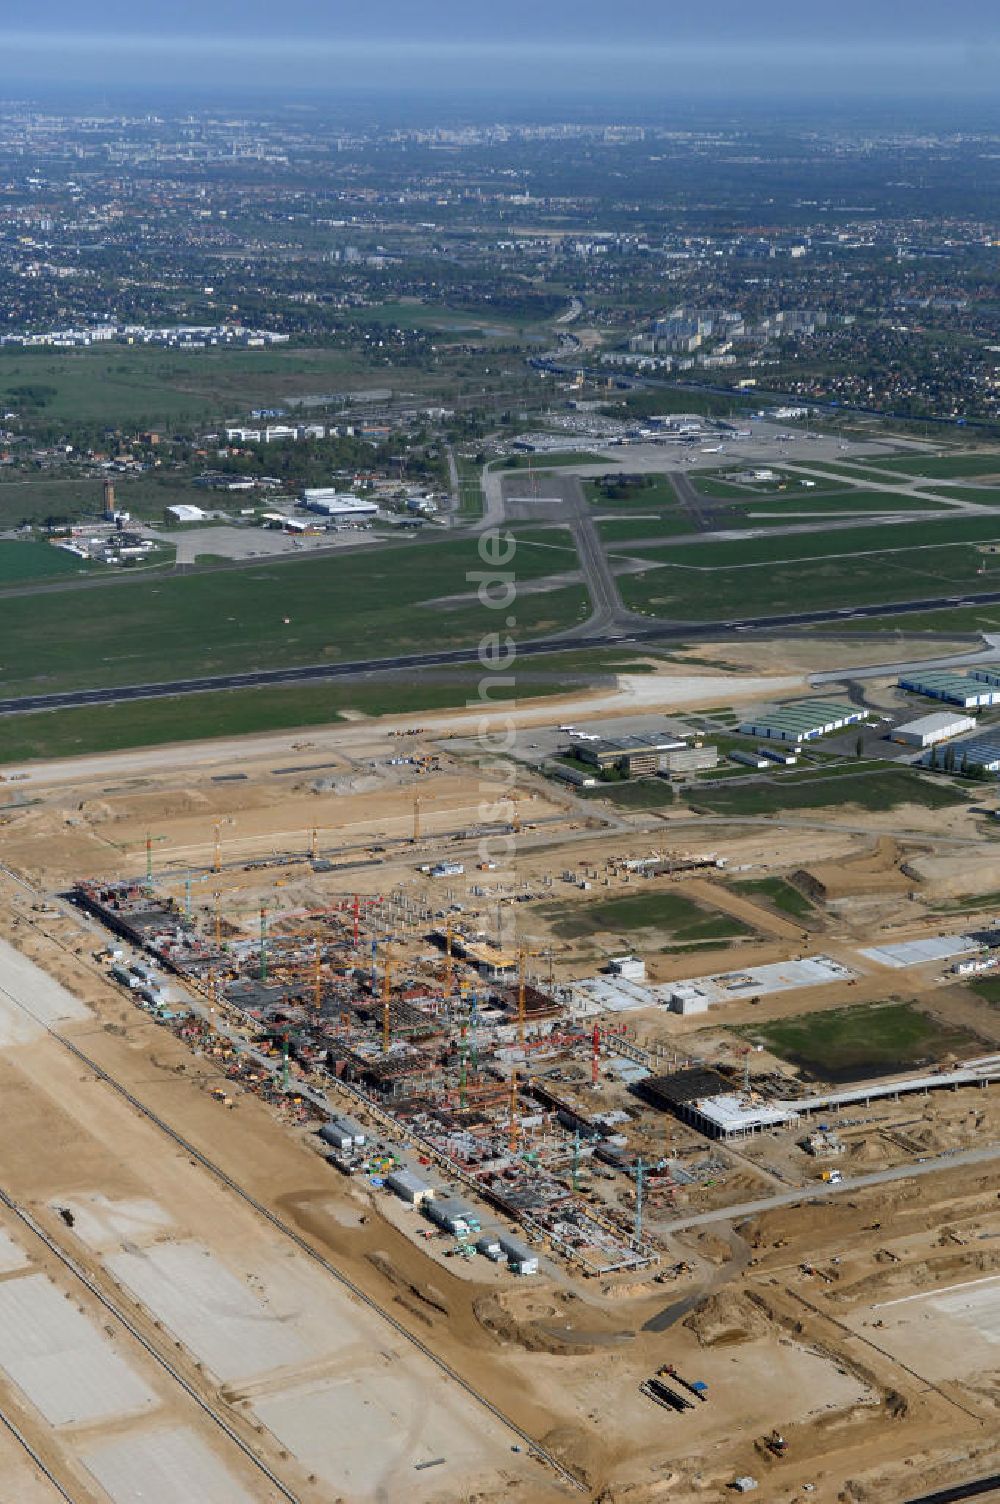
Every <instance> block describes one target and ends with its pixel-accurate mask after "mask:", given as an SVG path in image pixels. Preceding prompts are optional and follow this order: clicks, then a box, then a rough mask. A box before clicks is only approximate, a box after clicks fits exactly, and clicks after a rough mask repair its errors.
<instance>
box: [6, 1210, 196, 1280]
mask: <svg viewBox="0 0 1000 1504" xmlns="http://www.w3.org/2000/svg"><path fill="white" fill-rule="evenodd" d="M49 1205H50V1206H51V1207H52V1208H53V1209H54V1210H55V1209H58V1208H63V1207H65V1208H66V1210H67V1211H69V1212H71V1213H72V1215H73V1236H74V1237H76V1238H79V1239H80V1241H81V1243H85V1244H86V1245H87V1247H88V1248H92V1249H93V1250H94V1252H95V1253H109V1252H111V1251H112V1250H113V1249H119V1248H121V1246H122V1244H123V1243H130V1244H132V1245H134V1246H137V1247H140V1248H144V1247H146V1245H147V1244H148V1243H153V1242H155V1241H156V1239H157V1238H158V1237H159V1236H161V1235H162V1234H163V1233H164V1232H167V1231H169V1230H170V1228H171V1227H173V1225H174V1223H173V1220H172V1218H171V1216H170V1214H169V1212H166V1211H164V1209H163V1207H162V1206H158V1205H157V1203H156V1202H155V1201H145V1200H134V1201H109V1200H108V1198H107V1196H102V1195H101V1194H100V1192H99V1191H95V1192H94V1194H93V1195H91V1196H87V1197H83V1196H81V1197H69V1196H62V1197H60V1198H59V1200H58V1201H50V1202H49ZM0 1259H2V1246H0ZM2 1268H3V1265H2V1263H0V1269H2Z"/></svg>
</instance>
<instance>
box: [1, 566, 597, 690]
mask: <svg viewBox="0 0 1000 1504" xmlns="http://www.w3.org/2000/svg"><path fill="white" fill-rule="evenodd" d="M552 559H553V554H552V552H551V550H548V549H541V548H530V547H528V548H522V549H519V550H518V552H517V554H516V556H515V560H514V562H513V563H512V566H511V567H512V568H513V569H514V570H515V571H516V574H517V576H518V578H520V579H521V580H530V579H538V578H540V577H542V576H544V575H547V574H550V573H551V572H552ZM481 567H482V565H481V561H480V560H479V557H478V554H477V551H476V546H475V542H474V541H472V540H462V541H459V542H444V541H440V540H437V539H435V540H434V541H433V543H431V544H428V545H427V546H424V545H423V544H422V543H415V542H411V543H409V544H406V545H403V546H400V547H395V546H394V547H390V548H386V549H383V550H380V551H378V552H377V553H376V552H373V553H370V554H369V553H366V554H365V555H364V556H361V555H354V556H352V557H343V558H339V557H335V558H331V557H325V558H317V559H309V558H295V559H292V560H287V561H279V562H271V561H269V562H267V563H261V562H259V561H255V562H254V563H253V564H251V565H248V566H247V567H246V568H240V569H233V570H220V571H219V572H217V573H205V574H195V575H185V576H171V577H169V578H166V577H160V578H148V579H146V580H136V581H131V580H128V581H124V582H122V583H118V584H114V585H111V586H108V587H105V588H101V589H98V590H79V589H70V590H66V591H58V592H53V593H50V594H49V595H48V596H46V597H45V599H44V602H42V600H41V599H40V598H39V597H37V596H36V597H31V596H18V597H11V596H8V597H0V641H2V642H3V644H4V653H3V658H4V663H5V669H4V677H3V679H2V680H0V692H2V693H4V694H11V693H21V692H26V691H27V690H29V689H33V690H35V691H41V690H56V689H60V688H65V689H69V688H75V687H80V686H84V685H112V684H125V683H130V682H131V683H135V682H144V681H146V680H149V679H175V678H182V677H184V676H185V675H187V674H189V673H197V674H218V673H226V672H247V671H250V670H253V669H255V668H264V667H284V666H288V665H292V664H296V663H322V662H331V663H334V662H337V661H338V660H346V659H352V658H365V657H385V656H388V655H390V654H392V653H394V652H412V651H416V650H418V649H420V648H423V647H426V646H427V644H428V643H429V642H433V644H434V645H435V646H447V645H449V644H451V645H454V644H470V645H474V644H475V643H476V642H477V641H479V639H480V638H481V637H482V636H483V635H484V634H485V633H487V632H490V631H496V630H498V627H499V628H500V629H504V627H503V623H504V622H505V621H506V615H500V613H498V612H497V611H495V610H492V609H489V608H487V607H484V606H482V605H481V604H479V603H478V602H477V601H476V600H475V598H474V593H475V588H476V586H475V582H474V580H472V581H470V578H469V571H475V570H476V569H479V568H481ZM470 592H472V594H473V599H472V600H471V601H468V602H466V601H461V602H456V603H455V604H451V605H448V606H443V605H428V604H426V603H427V602H429V601H435V600H438V599H439V598H441V597H446V596H452V595H456V596H457V595H462V596H464V595H467V594H469V593H470ZM585 612H586V594H585V592H584V590H583V589H582V587H577V586H573V587H567V588H565V589H562V590H557V591H552V592H549V593H541V594H528V593H522V595H521V596H520V597H519V598H518V599H517V600H516V603H515V604H514V605H513V606H512V608H511V610H510V612H509V613H508V614H511V615H512V616H513V617H514V619H515V625H514V627H513V628H511V629H510V630H511V631H512V633H513V634H514V635H518V634H520V635H525V636H535V635H537V634H539V633H541V632H545V631H549V630H552V629H553V628H558V627H565V626H569V625H571V624H572V623H574V622H576V621H579V620H580V618H581V616H582V615H584V614H585Z"/></svg>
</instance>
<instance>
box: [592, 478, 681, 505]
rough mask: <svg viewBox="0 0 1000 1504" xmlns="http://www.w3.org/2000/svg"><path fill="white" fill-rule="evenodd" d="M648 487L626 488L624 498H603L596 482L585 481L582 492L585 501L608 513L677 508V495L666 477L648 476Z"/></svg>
mask: <svg viewBox="0 0 1000 1504" xmlns="http://www.w3.org/2000/svg"><path fill="white" fill-rule="evenodd" d="M648 478H649V480H650V481H651V482H652V484H651V485H648V486H628V487H626V492H625V495H624V496H605V495H604V493H603V491H602V490H601V488H600V486H599V484H598V483H597V481H594V480H585V481H584V482H583V491H584V495H585V496H586V498H587V500H588V501H589V502H591V503H592V504H593V505H594V506H595V507H597V508H598V509H600V510H603V509H605V508H606V509H607V510H608V511H617V510H619V509H620V510H622V511H627V512H643V511H671V510H676V509H677V506H678V502H677V493H676V491H675V490H674V488H673V485H672V484H671V482H670V480H669V479H668V478H667V477H666V476H660V477H659V478H656V477H655V476H649V477H648Z"/></svg>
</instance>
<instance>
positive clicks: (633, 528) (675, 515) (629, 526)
mask: <svg viewBox="0 0 1000 1504" xmlns="http://www.w3.org/2000/svg"><path fill="white" fill-rule="evenodd" d="M721 525H722V526H726V524H725V523H723V524H721ZM597 531H598V532H599V533H600V535H601V537H602V538H603V539H604V542H605V543H628V542H630V541H631V540H632V539H633V538H656V537H663V538H670V537H679V536H682V535H684V534H686V533H692V532H694V525H693V524H692V522H691V519H690V518H689V517H685V516H684V514H683V513H682V512H667V513H662V512H650V513H649V514H648V516H646V515H644V516H642V517H616V518H615V519H614V520H613V521H608V522H599V523H598V524H597Z"/></svg>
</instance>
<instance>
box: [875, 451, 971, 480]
mask: <svg viewBox="0 0 1000 1504" xmlns="http://www.w3.org/2000/svg"><path fill="white" fill-rule="evenodd" d="M873 463H874V462H873ZM877 463H878V468H879V469H880V470H891V471H893V472H894V473H897V474H900V475H902V476H905V477H907V478H914V479H918V478H919V477H921V476H929V477H930V478H931V479H932V480H948V479H950V478H954V479H959V478H962V479H964V478H969V479H972V478H973V477H975V476H977V475H1000V452H993V453H989V454H945V455H912V454H908V455H894V456H893V457H892V458H891V459H885V460H879V461H878V462H877Z"/></svg>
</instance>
